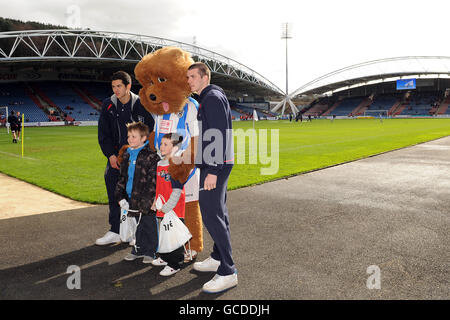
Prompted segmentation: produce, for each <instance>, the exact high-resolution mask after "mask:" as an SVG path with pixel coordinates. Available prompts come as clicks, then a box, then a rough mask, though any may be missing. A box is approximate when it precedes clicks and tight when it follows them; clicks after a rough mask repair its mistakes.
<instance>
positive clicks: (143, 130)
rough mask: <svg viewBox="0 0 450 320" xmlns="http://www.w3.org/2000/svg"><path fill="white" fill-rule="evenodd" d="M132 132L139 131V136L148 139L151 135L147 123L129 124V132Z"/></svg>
mask: <svg viewBox="0 0 450 320" xmlns="http://www.w3.org/2000/svg"><path fill="white" fill-rule="evenodd" d="M131 130H137V131H139V134H140V135H141V136H146V137H148V136H149V134H150V129H149V128H148V126H147V125H146V124H145V123H142V122H140V121H139V122H132V123H127V131H128V132H130V131H131Z"/></svg>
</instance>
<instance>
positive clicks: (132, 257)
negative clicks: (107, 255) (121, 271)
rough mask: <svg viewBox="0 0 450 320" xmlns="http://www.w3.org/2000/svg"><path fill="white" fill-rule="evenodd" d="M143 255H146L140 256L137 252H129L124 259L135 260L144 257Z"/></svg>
mask: <svg viewBox="0 0 450 320" xmlns="http://www.w3.org/2000/svg"><path fill="white" fill-rule="evenodd" d="M142 257H144V256H138V255H136V254H132V253H129V254H127V255H126V256H125V258H123V259H124V260H126V261H134V260H136V259H139V258H142Z"/></svg>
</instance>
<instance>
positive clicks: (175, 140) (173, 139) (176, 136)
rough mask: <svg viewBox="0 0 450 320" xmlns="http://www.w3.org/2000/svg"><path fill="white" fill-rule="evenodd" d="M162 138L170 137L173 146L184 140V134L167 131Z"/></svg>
mask: <svg viewBox="0 0 450 320" xmlns="http://www.w3.org/2000/svg"><path fill="white" fill-rule="evenodd" d="M162 139H169V140H170V142H172V144H173V146H174V147H176V146H178V145H179V144H180V143H181V142H183V136H182V135H179V134H178V133H175V132H174V133H166V134H165V135H163V137H162Z"/></svg>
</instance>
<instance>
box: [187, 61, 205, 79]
mask: <svg viewBox="0 0 450 320" xmlns="http://www.w3.org/2000/svg"><path fill="white" fill-rule="evenodd" d="M192 69H197V70H198V73H199V74H200V76H201V77H202V78H203V77H204V76H208V79H209V80H211V70H209V68H208V66H207V65H206V64H204V63H203V62H196V63H194V64H191V65H190V67H189V68H188V70H192Z"/></svg>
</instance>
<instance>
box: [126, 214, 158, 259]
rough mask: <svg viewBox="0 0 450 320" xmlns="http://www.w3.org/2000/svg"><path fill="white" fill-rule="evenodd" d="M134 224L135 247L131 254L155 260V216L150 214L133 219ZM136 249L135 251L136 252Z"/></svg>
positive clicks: (156, 235)
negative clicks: (135, 225)
mask: <svg viewBox="0 0 450 320" xmlns="http://www.w3.org/2000/svg"><path fill="white" fill-rule="evenodd" d="M135 219H136V223H138V225H137V228H136V246H134V247H133V249H132V250H131V253H132V254H134V255H137V256H149V257H152V258H156V251H157V250H158V220H157V218H156V214H155V213H152V212H150V214H148V215H141V216H140V217H139V216H137V217H135ZM136 249H137V251H136Z"/></svg>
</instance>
